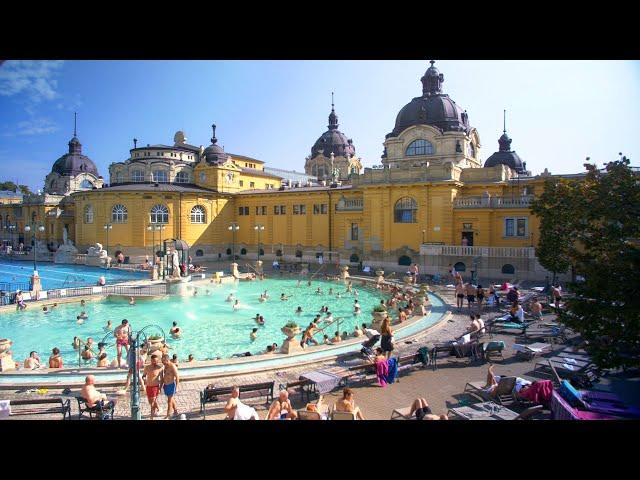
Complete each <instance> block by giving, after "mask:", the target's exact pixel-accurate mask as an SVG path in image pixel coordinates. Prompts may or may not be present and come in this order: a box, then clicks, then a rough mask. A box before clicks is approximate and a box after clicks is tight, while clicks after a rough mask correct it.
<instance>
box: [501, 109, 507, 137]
mask: <svg viewBox="0 0 640 480" xmlns="http://www.w3.org/2000/svg"><path fill="white" fill-rule="evenodd" d="M502 115H503V118H502V133H507V110H506V109H505V110H503V111H502Z"/></svg>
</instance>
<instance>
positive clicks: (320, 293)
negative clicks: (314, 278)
mask: <svg viewBox="0 0 640 480" xmlns="http://www.w3.org/2000/svg"><path fill="white" fill-rule="evenodd" d="M316 295H322V289H321V288H320V287H318V289H317V290H316Z"/></svg>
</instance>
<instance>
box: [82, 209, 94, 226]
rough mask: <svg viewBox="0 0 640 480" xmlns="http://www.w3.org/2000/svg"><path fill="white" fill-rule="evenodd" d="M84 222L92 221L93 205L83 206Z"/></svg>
mask: <svg viewBox="0 0 640 480" xmlns="http://www.w3.org/2000/svg"><path fill="white" fill-rule="evenodd" d="M84 223H93V206H91V205H87V206H86V207H84Z"/></svg>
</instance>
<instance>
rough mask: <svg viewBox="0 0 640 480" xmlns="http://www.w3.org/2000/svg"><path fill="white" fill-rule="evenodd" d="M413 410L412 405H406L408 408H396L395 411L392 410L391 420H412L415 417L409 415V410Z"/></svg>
mask: <svg viewBox="0 0 640 480" xmlns="http://www.w3.org/2000/svg"><path fill="white" fill-rule="evenodd" d="M410 411H411V407H406V408H396V409H394V410H393V412H391V420H400V419H402V420H411V419H413V418H415V417H412V416H411V415H409V412H410Z"/></svg>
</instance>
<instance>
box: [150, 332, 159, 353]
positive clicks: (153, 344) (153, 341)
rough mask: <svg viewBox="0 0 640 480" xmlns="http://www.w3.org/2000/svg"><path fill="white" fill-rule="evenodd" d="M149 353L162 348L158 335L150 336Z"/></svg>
mask: <svg viewBox="0 0 640 480" xmlns="http://www.w3.org/2000/svg"><path fill="white" fill-rule="evenodd" d="M148 343H149V351H152V352H154V351H156V350H160V349H161V348H162V337H161V336H160V335H151V336H150V337H149V339H148Z"/></svg>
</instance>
